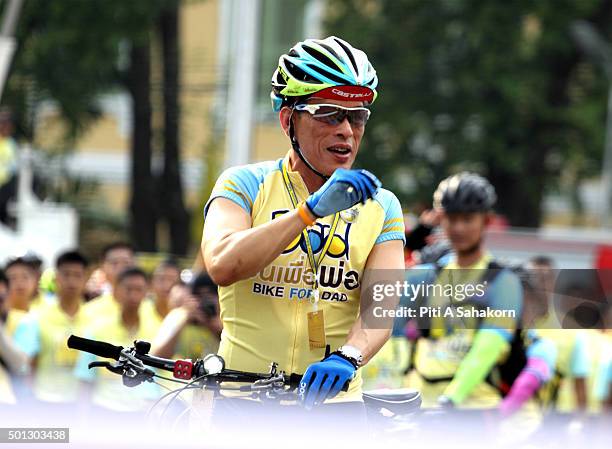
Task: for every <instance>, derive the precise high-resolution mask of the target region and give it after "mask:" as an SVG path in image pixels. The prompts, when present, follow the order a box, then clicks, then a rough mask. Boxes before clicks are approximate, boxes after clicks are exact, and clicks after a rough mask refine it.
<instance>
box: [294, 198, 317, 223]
mask: <svg viewBox="0 0 612 449" xmlns="http://www.w3.org/2000/svg"><path fill="white" fill-rule="evenodd" d="M297 211H298V215H299V216H300V218H301V219H302V221H303V222H304V224H305V225H306V226H312V225H313V224H315V221H316V219H314V218H311V215H310V211H308V210H307V209H306V204H304V203H300V205H299V206H298V208H297Z"/></svg>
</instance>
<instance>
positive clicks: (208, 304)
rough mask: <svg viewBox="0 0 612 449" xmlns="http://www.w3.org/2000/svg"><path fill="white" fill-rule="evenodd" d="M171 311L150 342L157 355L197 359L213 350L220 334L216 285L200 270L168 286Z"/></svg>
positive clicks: (217, 344)
mask: <svg viewBox="0 0 612 449" xmlns="http://www.w3.org/2000/svg"><path fill="white" fill-rule="evenodd" d="M168 305H169V307H170V309H171V310H170V312H169V313H168V315H166V317H165V318H164V320H163V322H162V324H161V326H160V328H159V331H158V333H157V336H156V337H155V339H154V340H153V344H152V345H151V354H153V355H156V356H158V357H166V358H169V357H180V358H190V359H196V358H201V357H202V356H204V355H206V354H211V353H216V352H217V350H218V349H219V340H220V336H221V329H222V325H221V319H220V317H219V302H218V295H217V285H216V284H215V283H214V282H213V281H212V279H211V278H210V276H208V275H207V274H205V273H202V274H200V275H198V276H196V278H195V279H194V281H193V282H192V283H191V284H190V285H188V284H185V283H178V284H176V285H175V286H174V287H172V289H171V290H170V296H169V304H168Z"/></svg>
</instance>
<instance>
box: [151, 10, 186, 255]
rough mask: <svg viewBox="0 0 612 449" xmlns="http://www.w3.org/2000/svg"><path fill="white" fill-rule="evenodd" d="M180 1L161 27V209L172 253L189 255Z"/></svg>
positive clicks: (164, 12)
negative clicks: (182, 139)
mask: <svg viewBox="0 0 612 449" xmlns="http://www.w3.org/2000/svg"><path fill="white" fill-rule="evenodd" d="M179 3H180V2H179V1H178V0H176V1H170V2H168V4H167V6H166V7H165V8H163V9H162V10H161V13H160V15H159V19H158V22H157V26H158V29H159V34H160V36H161V42H162V55H163V62H162V66H163V100H164V170H163V173H162V177H161V182H160V199H161V202H160V203H161V212H162V215H163V217H164V219H165V220H166V221H167V222H168V225H169V226H168V227H169V230H170V252H171V253H173V254H181V255H185V254H187V250H188V248H189V236H190V233H189V219H190V217H189V213H188V212H187V209H186V207H185V202H184V200H183V198H184V196H183V186H182V183H181V173H180V141H179V123H180V107H179V98H180V95H179V85H180V84H179V76H180V70H179V69H180V54H179Z"/></svg>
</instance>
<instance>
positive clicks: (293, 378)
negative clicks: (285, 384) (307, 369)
mask: <svg viewBox="0 0 612 449" xmlns="http://www.w3.org/2000/svg"><path fill="white" fill-rule="evenodd" d="M302 377H304V376H303V375H302V374H290V375H289V385H291V386H292V387H295V388H297V387H299V385H300V382H301V381H302ZM350 383H351V381H350V380H347V381H346V382H345V383H344V385H342V391H348V389H349V384H350Z"/></svg>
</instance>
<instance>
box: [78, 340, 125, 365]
mask: <svg viewBox="0 0 612 449" xmlns="http://www.w3.org/2000/svg"><path fill="white" fill-rule="evenodd" d="M68 347H69V348H70V349H76V350H78V351H84V352H89V353H90V354H94V355H97V356H98V357H103V358H105V359H114V360H119V357H120V356H121V351H123V346H115V345H111V344H110V343H105V342H103V341H96V340H89V339H88V338H82V337H77V336H76V335H71V336H70V337H69V338H68Z"/></svg>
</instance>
